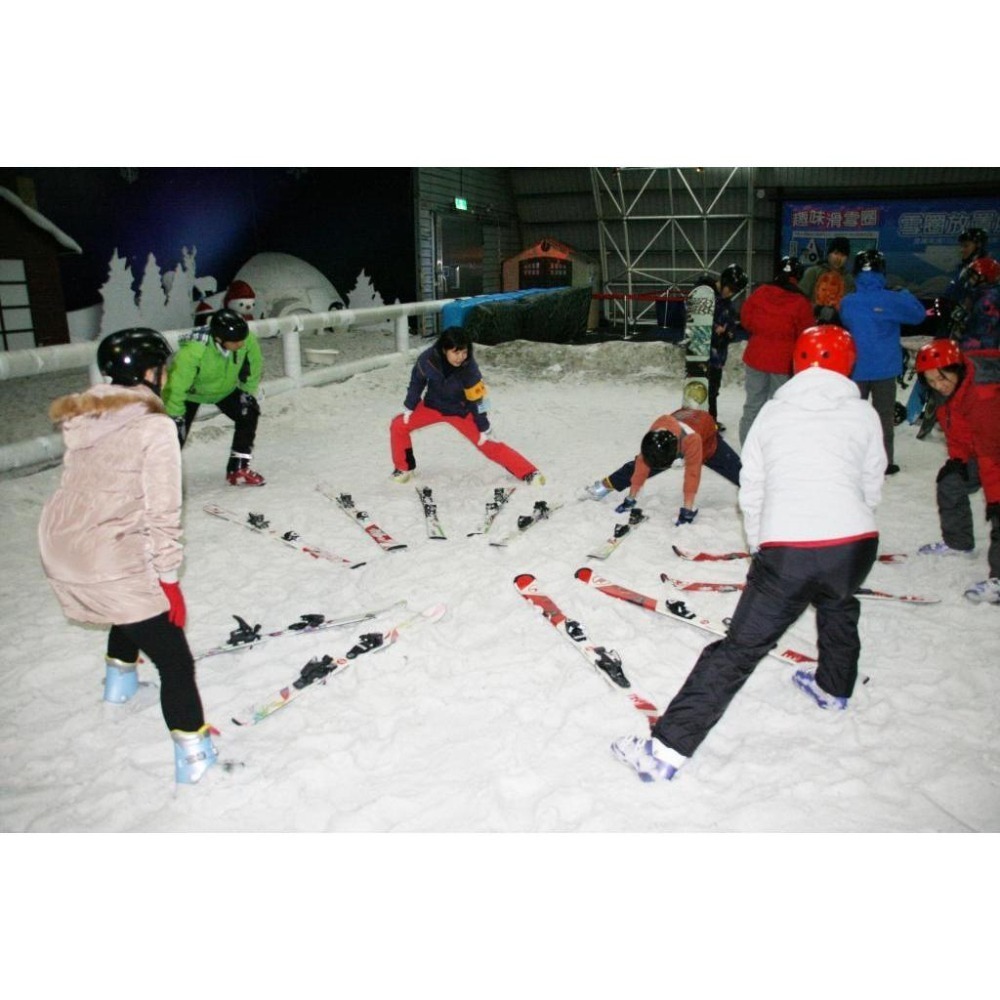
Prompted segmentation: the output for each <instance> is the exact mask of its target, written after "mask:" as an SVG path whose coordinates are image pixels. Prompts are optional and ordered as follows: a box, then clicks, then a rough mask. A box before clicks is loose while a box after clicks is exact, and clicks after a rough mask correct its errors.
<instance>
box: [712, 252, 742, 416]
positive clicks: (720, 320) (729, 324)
mask: <svg viewBox="0 0 1000 1000" xmlns="http://www.w3.org/2000/svg"><path fill="white" fill-rule="evenodd" d="M747 280H748V279H747V273H746V271H744V270H743V268H742V267H740V266H739V264H730V265H729V266H728V267H726V268H723V270H722V273H721V274H720V275H719V280H718V281H716V282H715V285H714V287H715V312H714V314H713V316H712V345H711V351H710V352H709V356H708V412H709V413H710V414H711V416H712V419H713V420H714V421H715V423H716V427H717V429H718V430H719V431H720V432H721V431H724V430H725V429H726V428H725V427H724V426H723V425H722V424H720V423H719V389H720V387H721V386H722V371H723V369H724V368H725V367H726V359H727V358H728V356H729V345H730V343H731V342H732V339H733V337H734V336H735V335H736V334H737V333H738V332H739V330H740V312H739V309H737V308H736V304H735V303H734V302H733V299H734V298H735V297H736V296H737V295H739V294H740V292H742V291H743V289H744V288H746V287H747Z"/></svg>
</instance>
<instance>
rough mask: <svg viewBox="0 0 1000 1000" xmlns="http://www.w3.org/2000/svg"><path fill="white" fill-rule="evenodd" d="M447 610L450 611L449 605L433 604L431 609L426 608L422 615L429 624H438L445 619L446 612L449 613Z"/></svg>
mask: <svg viewBox="0 0 1000 1000" xmlns="http://www.w3.org/2000/svg"><path fill="white" fill-rule="evenodd" d="M447 610H448V605H447V604H444V603H441V604H432V605H431V606H430V607H429V608H424V610H423V611H422V612H421V615H422V616H423V617H424V618H426V619H427V620H428V621H429V622H436V621H440V620H441V619H442V618H444V616H445V612H447Z"/></svg>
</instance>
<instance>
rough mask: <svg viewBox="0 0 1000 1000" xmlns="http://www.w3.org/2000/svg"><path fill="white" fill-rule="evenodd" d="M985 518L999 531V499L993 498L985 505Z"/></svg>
mask: <svg viewBox="0 0 1000 1000" xmlns="http://www.w3.org/2000/svg"><path fill="white" fill-rule="evenodd" d="M986 520H987V521H989V522H990V523H991V524H992V525H993V527H994V529H996V530H997V531H1000V501H997V500H994V501H993V503H988V504H987V505H986Z"/></svg>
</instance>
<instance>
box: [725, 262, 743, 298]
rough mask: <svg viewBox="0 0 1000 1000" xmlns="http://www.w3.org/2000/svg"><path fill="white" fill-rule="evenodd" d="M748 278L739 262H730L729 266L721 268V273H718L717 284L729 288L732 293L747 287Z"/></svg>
mask: <svg viewBox="0 0 1000 1000" xmlns="http://www.w3.org/2000/svg"><path fill="white" fill-rule="evenodd" d="M748 280H749V279H748V278H747V273H746V271H744V270H743V268H742V267H740V265H739V264H730V265H729V267H725V268H723V269H722V274H720V275H719V284H720V285H722V286H725V287H726V288H731V289H732V290H733V294H734V295H735V294H736V293H737V292H742V291H743V289H744V288H746V287H747V281H748Z"/></svg>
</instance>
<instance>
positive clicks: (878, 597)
mask: <svg viewBox="0 0 1000 1000" xmlns="http://www.w3.org/2000/svg"><path fill="white" fill-rule="evenodd" d="M660 579H661V580H662V581H663V582H664V583H669V584H670V586H671V587H675V588H676V589H677V590H684V591H703V592H709V591H710V592H713V593H716V594H731V593H733V592H734V591H738V590H743V589H744V587H745V586H746V584H743V583H712V582H709V581H704V580H678V579H677V578H676V577H672V576H669V575H668V574H666V573H661V574H660ZM854 594H855V596H856V597H859V598H861V599H862V600H867V601H898V602H900V603H901V604H940V603H941V599H940V598H938V597H921V596H919V595H918V594H890V593H887V592H886V591H884V590H872V589H871V588H870V587H859V588H858V589H857V590H856V591H854Z"/></svg>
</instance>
